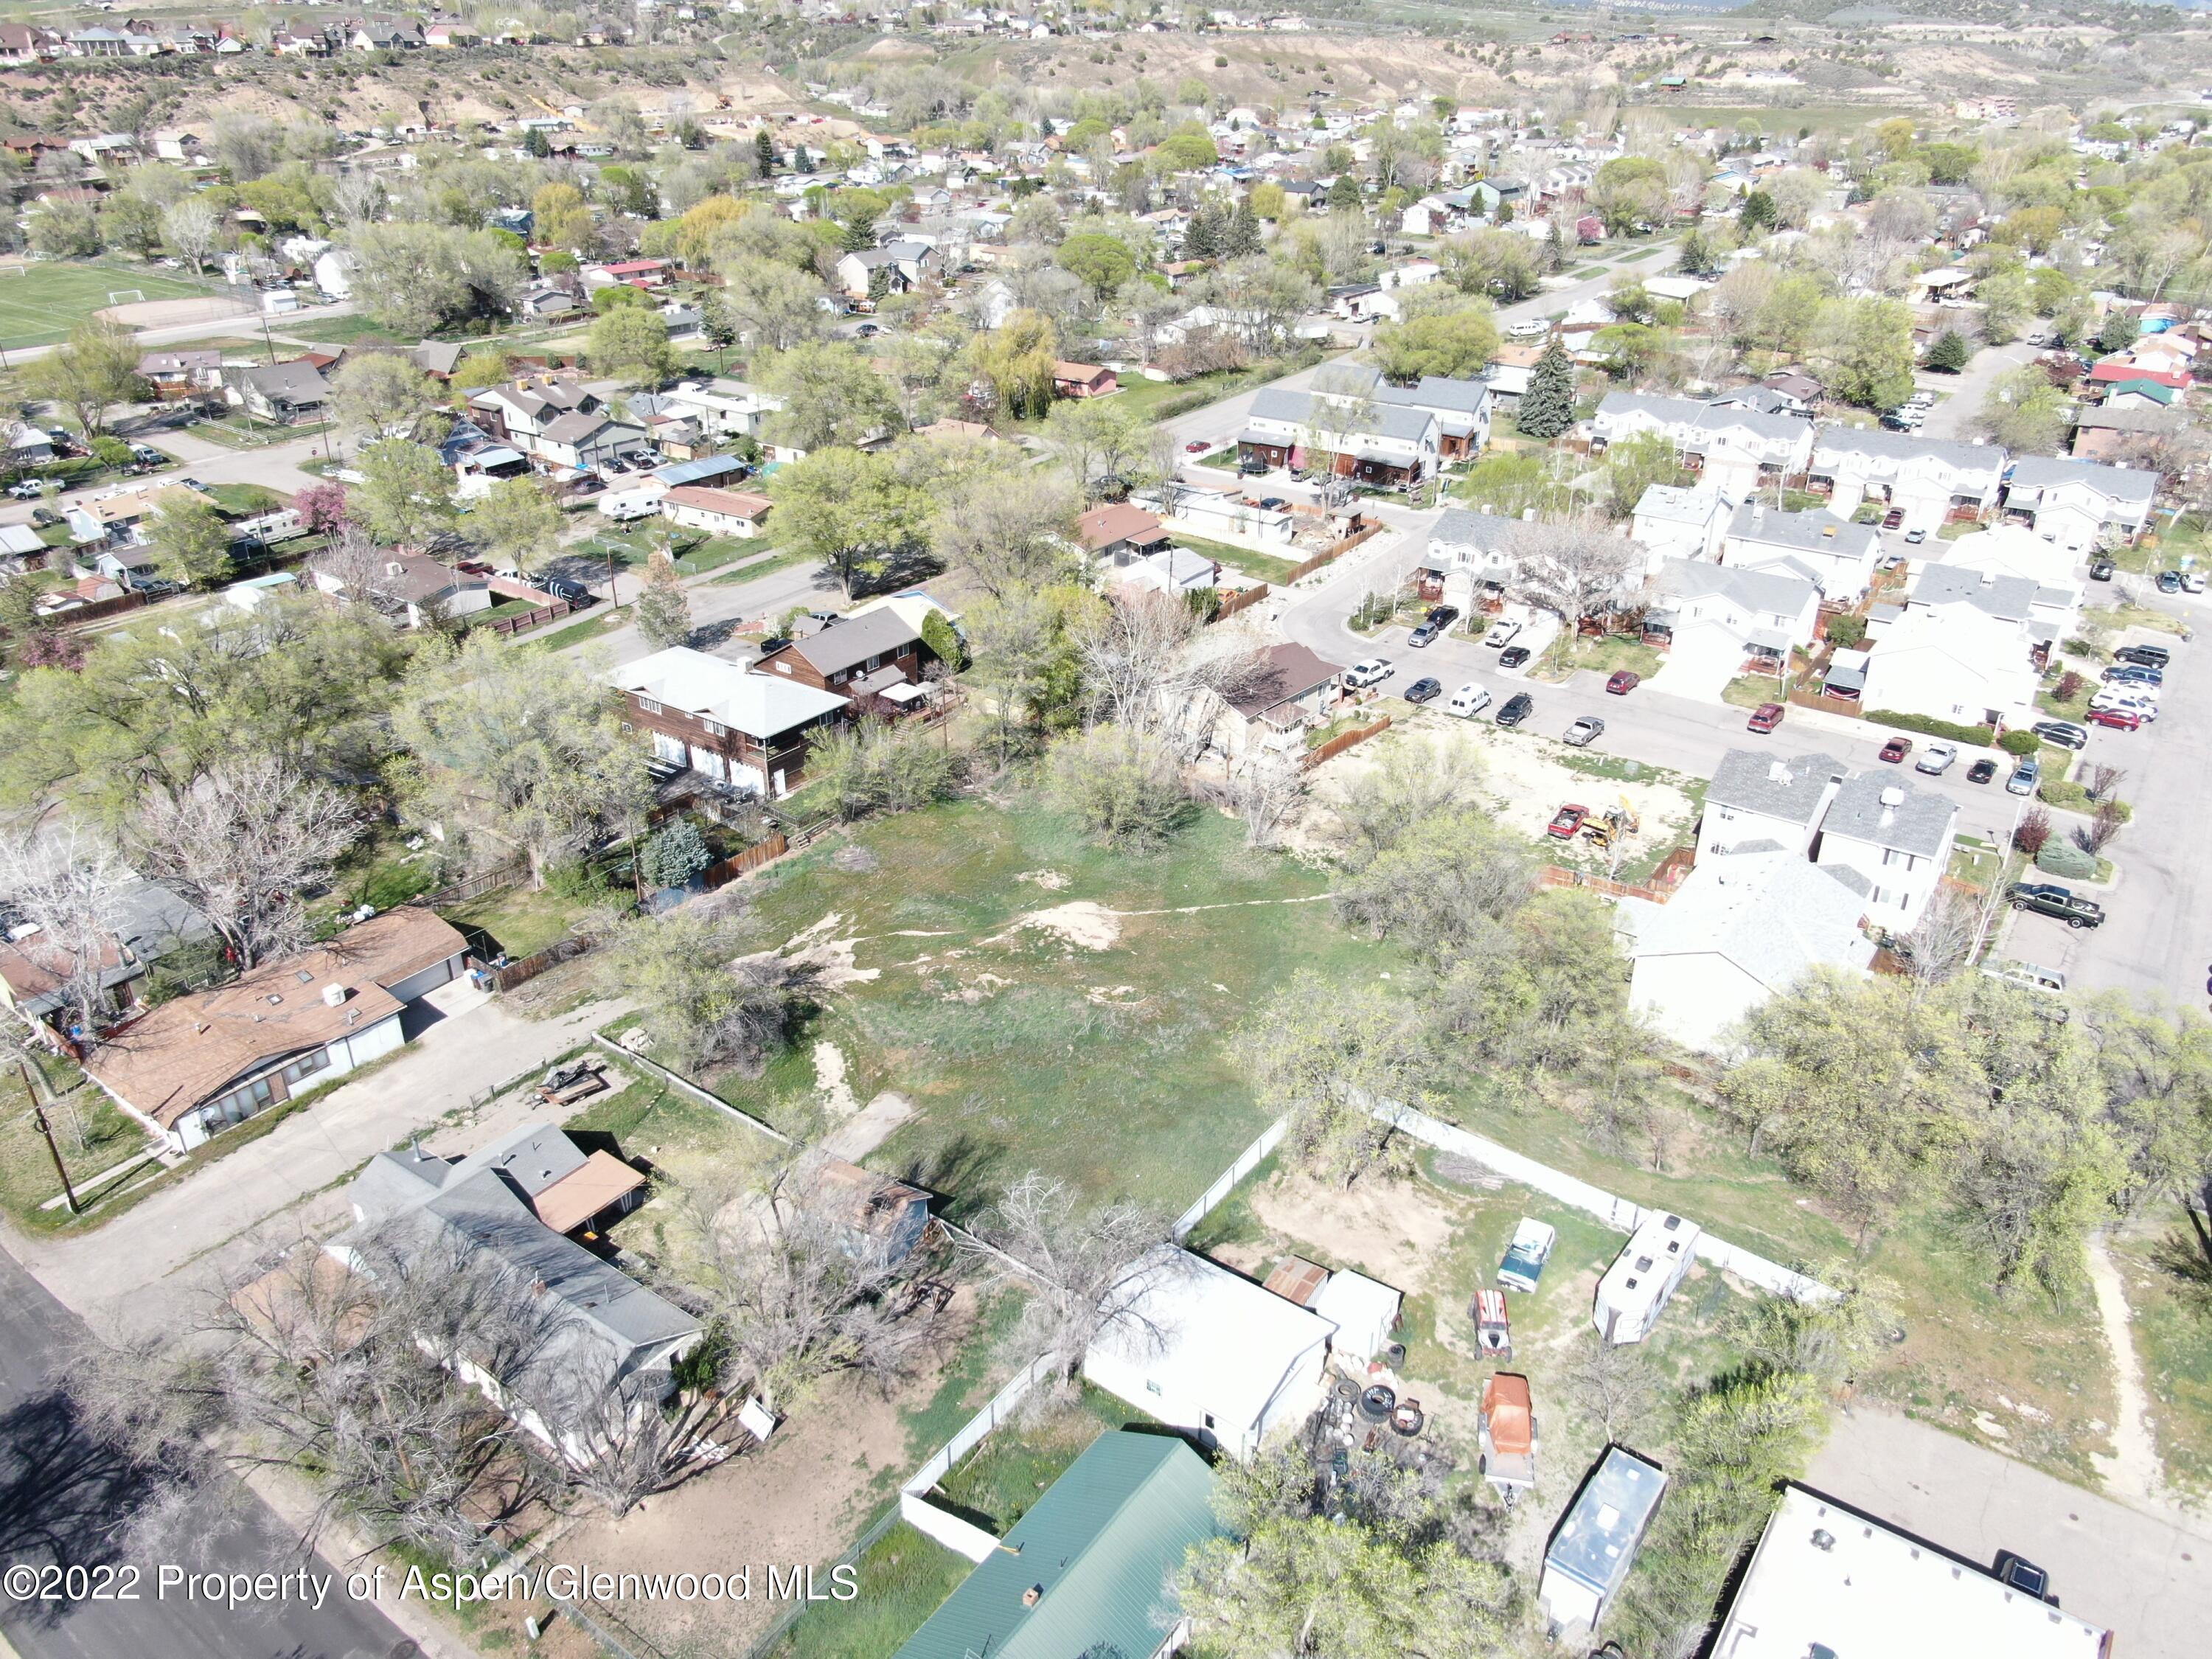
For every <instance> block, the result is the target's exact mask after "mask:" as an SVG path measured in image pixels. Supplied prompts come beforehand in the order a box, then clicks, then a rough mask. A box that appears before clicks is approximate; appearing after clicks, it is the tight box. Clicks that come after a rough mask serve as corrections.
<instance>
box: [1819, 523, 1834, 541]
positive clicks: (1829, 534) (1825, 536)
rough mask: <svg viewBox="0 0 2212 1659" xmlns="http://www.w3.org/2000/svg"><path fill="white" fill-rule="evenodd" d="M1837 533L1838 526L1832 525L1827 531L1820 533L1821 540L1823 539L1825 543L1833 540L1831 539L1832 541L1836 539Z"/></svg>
mask: <svg viewBox="0 0 2212 1659" xmlns="http://www.w3.org/2000/svg"><path fill="white" fill-rule="evenodd" d="M1835 533H1836V526H1833V525H1830V526H1827V527H1826V529H1824V530H1823V531H1821V532H1820V538H1821V539H1822V540H1823V541H1827V540H1831V539H1832V538H1834V536H1835Z"/></svg>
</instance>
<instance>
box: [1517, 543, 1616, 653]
mask: <svg viewBox="0 0 2212 1659" xmlns="http://www.w3.org/2000/svg"><path fill="white" fill-rule="evenodd" d="M1506 550H1507V552H1508V553H1509V555H1510V556H1511V558H1512V560H1513V562H1514V565H1515V567H1516V571H1517V573H1518V574H1517V576H1516V581H1515V588H1516V592H1518V593H1519V595H1520V597H1521V598H1522V599H1524V600H1526V601H1527V602H1528V604H1529V605H1534V607H1535V608H1536V609H1537V610H1539V611H1547V612H1548V613H1549V614H1551V615H1552V616H1554V617H1558V618H1559V632H1560V636H1561V638H1562V639H1564V640H1565V641H1569V642H1571V641H1573V639H1574V637H1575V633H1576V630H1577V628H1578V627H1579V626H1580V624H1581V623H1582V619H1583V617H1590V616H1598V615H1602V614H1604V613H1605V612H1607V611H1611V610H1613V609H1615V608H1617V606H1618V605H1619V603H1620V599H1621V597H1622V595H1623V594H1624V593H1625V592H1626V588H1627V586H1628V583H1629V581H1630V579H1631V578H1632V576H1633V575H1634V574H1636V572H1637V570H1638V568H1639V567H1640V566H1641V565H1642V563H1643V561H1644V556H1643V553H1642V552H1641V551H1640V550H1638V548H1637V546H1636V545H1635V544H1634V543H1632V542H1631V541H1630V540H1629V539H1628V538H1626V537H1625V536H1619V535H1615V534H1614V533H1613V532H1611V531H1610V530H1608V529H1607V528H1606V527H1605V526H1604V524H1603V522H1602V521H1601V520H1599V519H1598V518H1597V517H1595V515H1593V514H1587V513H1578V514H1577V515H1576V516H1574V517H1572V518H1567V519H1554V520H1548V521H1547V520H1524V521H1523V522H1522V523H1520V524H1517V525H1516V526H1513V529H1512V530H1511V532H1510V533H1509V534H1508V535H1507V537H1506Z"/></svg>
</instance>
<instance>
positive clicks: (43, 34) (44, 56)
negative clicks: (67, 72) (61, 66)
mask: <svg viewBox="0 0 2212 1659" xmlns="http://www.w3.org/2000/svg"><path fill="white" fill-rule="evenodd" d="M62 50H63V41H62V37H61V36H60V35H58V34H56V33H54V32H53V31H52V29H42V28H32V27H27V26H26V25H24V24H21V23H4V24H0V64H49V63H52V61H53V60H54V59H55V58H58V57H60V56H61V55H62Z"/></svg>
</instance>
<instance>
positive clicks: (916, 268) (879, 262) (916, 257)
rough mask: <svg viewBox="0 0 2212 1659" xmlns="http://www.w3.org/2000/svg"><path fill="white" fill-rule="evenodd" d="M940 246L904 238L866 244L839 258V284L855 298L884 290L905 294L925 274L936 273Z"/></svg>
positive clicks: (885, 292) (867, 296)
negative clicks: (872, 244) (885, 242)
mask: <svg viewBox="0 0 2212 1659" xmlns="http://www.w3.org/2000/svg"><path fill="white" fill-rule="evenodd" d="M938 269H939V258H938V253H937V250H936V249H935V248H933V247H932V246H929V244H928V243H927V242H916V241H908V240H900V241H895V242H891V243H889V244H887V245H886V246H883V247H864V248H861V249H860V250H859V251H858V252H853V253H848V254H846V255H845V256H844V257H843V258H840V259H839V260H838V261H837V264H836V271H835V275H836V280H837V286H838V287H839V288H840V289H843V290H844V292H845V293H846V294H848V295H850V296H851V297H852V298H854V299H855V300H868V299H873V298H876V297H878V295H884V294H904V293H905V292H907V290H908V289H912V288H915V287H916V286H918V285H919V284H920V283H921V281H922V279H923V278H924V277H925V276H934V275H935V274H936V272H937V270H938Z"/></svg>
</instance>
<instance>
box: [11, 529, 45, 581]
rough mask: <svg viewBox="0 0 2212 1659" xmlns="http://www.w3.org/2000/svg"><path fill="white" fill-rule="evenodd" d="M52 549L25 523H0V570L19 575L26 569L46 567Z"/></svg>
mask: <svg viewBox="0 0 2212 1659" xmlns="http://www.w3.org/2000/svg"><path fill="white" fill-rule="evenodd" d="M50 551H52V550H51V549H49V548H48V547H47V545H46V540H45V538H43V537H41V536H40V534H39V532H37V531H35V530H33V529H32V528H31V526H28V525H27V524H9V525H0V570H4V571H6V572H7V573H8V574H9V575H12V576H20V575H21V574H23V573H24V572H25V571H27V570H43V569H45V568H46V555H47V554H48V553H49V552H50Z"/></svg>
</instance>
